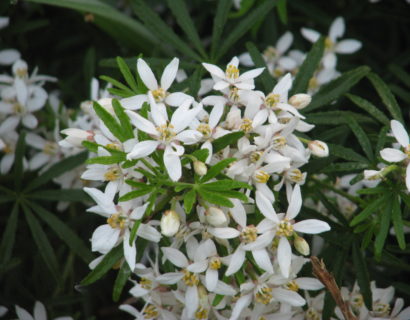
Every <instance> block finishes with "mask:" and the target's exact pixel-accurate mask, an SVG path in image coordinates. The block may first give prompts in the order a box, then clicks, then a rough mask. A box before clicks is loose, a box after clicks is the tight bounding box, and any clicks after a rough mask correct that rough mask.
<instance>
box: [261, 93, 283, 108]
mask: <svg viewBox="0 0 410 320" xmlns="http://www.w3.org/2000/svg"><path fill="white" fill-rule="evenodd" d="M279 100H280V95H279V94H274V93H270V94H269V95H268V96H267V97H266V99H265V104H266V105H267V106H268V107H270V108H275V107H276V106H277V105H278V103H279Z"/></svg>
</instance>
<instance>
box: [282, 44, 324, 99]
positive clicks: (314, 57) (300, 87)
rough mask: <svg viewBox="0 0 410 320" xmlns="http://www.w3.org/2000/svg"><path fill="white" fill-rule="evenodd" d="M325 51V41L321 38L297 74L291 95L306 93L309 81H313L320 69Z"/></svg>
mask: <svg viewBox="0 0 410 320" xmlns="http://www.w3.org/2000/svg"><path fill="white" fill-rule="evenodd" d="M324 50H325V39H324V37H320V38H319V39H318V40H317V41H316V42H315V44H314V45H313V46H312V48H311V49H310V51H309V53H308V54H307V56H306V58H305V60H304V61H303V63H302V65H301V66H300V68H299V71H298V73H297V74H296V77H295V81H294V82H293V85H292V89H291V93H290V96H291V95H294V94H296V93H304V92H306V91H307V89H308V87H309V81H310V79H312V77H313V75H314V73H315V71H316V70H317V69H318V67H319V64H320V61H321V59H322V57H323V52H324Z"/></svg>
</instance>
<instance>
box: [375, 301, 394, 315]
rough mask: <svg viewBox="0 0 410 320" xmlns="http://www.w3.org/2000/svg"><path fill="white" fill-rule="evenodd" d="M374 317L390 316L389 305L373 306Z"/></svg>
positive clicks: (380, 303)
mask: <svg viewBox="0 0 410 320" xmlns="http://www.w3.org/2000/svg"><path fill="white" fill-rule="evenodd" d="M372 313H373V315H374V316H377V317H384V316H388V315H389V313H390V305H388V304H387V303H382V302H376V303H374V304H373V312H372Z"/></svg>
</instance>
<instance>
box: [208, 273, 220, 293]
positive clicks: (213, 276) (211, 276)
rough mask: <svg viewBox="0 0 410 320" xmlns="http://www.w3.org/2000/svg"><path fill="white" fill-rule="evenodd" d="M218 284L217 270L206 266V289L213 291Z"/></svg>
mask: <svg viewBox="0 0 410 320" xmlns="http://www.w3.org/2000/svg"><path fill="white" fill-rule="evenodd" d="M217 284H218V270H213V269H211V268H208V269H207V270H206V274H205V286H206V288H207V289H208V291H211V292H213V291H214V290H215V288H216V285H217Z"/></svg>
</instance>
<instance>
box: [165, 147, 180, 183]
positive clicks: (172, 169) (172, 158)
mask: <svg viewBox="0 0 410 320" xmlns="http://www.w3.org/2000/svg"><path fill="white" fill-rule="evenodd" d="M164 164H165V168H166V169H167V172H168V175H169V177H170V178H171V180H172V181H178V180H179V178H181V175H182V167H181V159H180V158H179V156H178V155H177V154H175V152H174V151H173V150H172V149H171V147H170V146H167V147H166V148H165V152H164Z"/></svg>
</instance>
